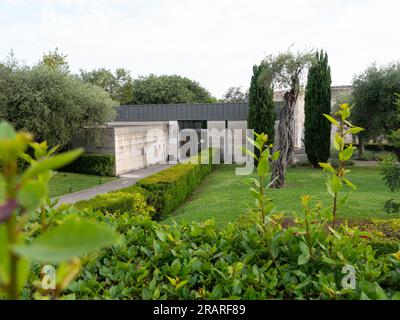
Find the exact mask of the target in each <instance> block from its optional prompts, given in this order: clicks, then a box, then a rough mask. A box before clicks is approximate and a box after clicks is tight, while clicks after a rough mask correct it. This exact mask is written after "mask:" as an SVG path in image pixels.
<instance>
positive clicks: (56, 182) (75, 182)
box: [49, 172, 116, 198]
mask: <svg viewBox="0 0 400 320" xmlns="http://www.w3.org/2000/svg"><path fill="white" fill-rule="evenodd" d="M115 179H116V178H112V177H99V176H91V175H87V174H78V173H64V172H59V173H56V174H55V176H54V177H53V178H52V179H51V181H50V186H49V188H50V198H54V197H59V196H62V195H64V194H68V193H72V192H76V191H80V190H84V189H88V188H91V187H94V186H97V185H99V184H103V183H106V182H109V181H112V180H115Z"/></svg>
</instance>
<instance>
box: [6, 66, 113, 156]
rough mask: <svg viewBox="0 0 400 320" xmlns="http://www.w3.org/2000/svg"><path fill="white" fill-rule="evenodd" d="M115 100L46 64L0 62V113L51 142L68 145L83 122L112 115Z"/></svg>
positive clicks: (98, 121)
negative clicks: (9, 63) (17, 64)
mask: <svg viewBox="0 0 400 320" xmlns="http://www.w3.org/2000/svg"><path fill="white" fill-rule="evenodd" d="M113 105H115V102H114V101H113V100H112V99H111V98H110V97H109V96H108V94H107V93H105V92H104V91H103V90H102V89H100V88H98V87H97V86H94V85H92V84H87V83H83V82H82V81H81V80H80V79H79V78H78V77H76V76H74V75H70V74H68V73H65V72H64V71H62V70H60V69H59V68H54V67H52V66H48V65H46V64H39V65H37V66H34V67H27V66H18V67H16V66H10V65H7V64H0V115H1V118H3V119H5V120H7V121H9V122H11V123H12V124H13V125H14V126H15V127H16V129H18V130H20V129H24V130H28V131H30V132H32V133H34V135H35V139H36V140H38V141H43V140H47V141H48V142H49V144H50V145H51V146H55V145H59V146H60V147H61V148H65V147H68V146H70V145H71V144H72V143H73V141H74V139H75V137H76V136H77V135H78V134H79V133H80V132H81V130H83V129H84V128H85V126H89V127H91V126H96V125H103V124H104V123H105V122H107V121H110V120H111V119H113V117H114V115H115V110H114V108H113Z"/></svg>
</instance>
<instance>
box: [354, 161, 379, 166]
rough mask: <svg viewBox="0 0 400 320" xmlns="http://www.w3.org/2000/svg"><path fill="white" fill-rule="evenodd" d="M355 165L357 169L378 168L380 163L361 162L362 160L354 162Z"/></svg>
mask: <svg viewBox="0 0 400 320" xmlns="http://www.w3.org/2000/svg"><path fill="white" fill-rule="evenodd" d="M354 164H355V165H356V166H357V167H377V166H378V161H360V160H354Z"/></svg>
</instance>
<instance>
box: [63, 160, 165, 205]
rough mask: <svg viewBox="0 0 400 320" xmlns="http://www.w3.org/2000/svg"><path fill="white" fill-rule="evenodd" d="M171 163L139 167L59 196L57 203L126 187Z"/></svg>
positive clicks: (89, 197) (76, 200)
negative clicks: (95, 184) (111, 179)
mask: <svg viewBox="0 0 400 320" xmlns="http://www.w3.org/2000/svg"><path fill="white" fill-rule="evenodd" d="M170 166H171V165H168V164H158V165H155V166H151V167H148V168H145V169H140V170H137V171H133V172H130V173H127V174H124V175H122V176H121V177H120V178H119V179H117V180H114V181H111V182H107V183H104V184H101V185H98V186H95V187H93V188H90V189H86V190H81V191H78V192H74V193H70V194H67V195H64V196H61V197H59V201H58V205H60V204H63V203H76V202H79V201H82V200H88V199H91V198H94V197H95V196H97V195H99V194H102V193H107V192H110V191H114V190H118V189H122V188H127V187H130V186H132V185H134V184H135V183H136V182H137V181H138V180H140V179H143V178H146V177H148V176H150V175H152V174H154V173H156V172H159V171H162V170H164V169H167V168H168V167H170Z"/></svg>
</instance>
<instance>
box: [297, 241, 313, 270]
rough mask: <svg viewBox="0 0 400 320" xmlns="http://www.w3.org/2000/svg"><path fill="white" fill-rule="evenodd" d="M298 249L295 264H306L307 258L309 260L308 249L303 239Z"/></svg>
mask: <svg viewBox="0 0 400 320" xmlns="http://www.w3.org/2000/svg"><path fill="white" fill-rule="evenodd" d="M300 250H301V254H300V255H299V257H298V258H297V264H298V265H302V264H306V263H307V262H308V260H310V250H309V248H308V246H307V245H306V244H305V243H304V242H303V241H301V242H300Z"/></svg>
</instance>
